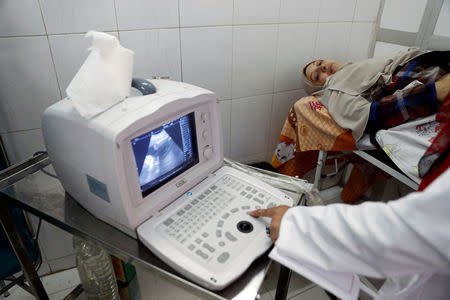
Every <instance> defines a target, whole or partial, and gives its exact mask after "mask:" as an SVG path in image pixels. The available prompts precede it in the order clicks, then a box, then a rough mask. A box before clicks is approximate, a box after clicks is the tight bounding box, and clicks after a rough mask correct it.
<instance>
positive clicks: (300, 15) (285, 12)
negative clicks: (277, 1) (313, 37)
mask: <svg viewBox="0 0 450 300" xmlns="http://www.w3.org/2000/svg"><path fill="white" fill-rule="evenodd" d="M319 12H320V1H311V0H281V6H280V22H281V23H288V22H289V23H291V22H317V20H318V18H319Z"/></svg>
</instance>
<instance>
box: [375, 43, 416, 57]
mask: <svg viewBox="0 0 450 300" xmlns="http://www.w3.org/2000/svg"><path fill="white" fill-rule="evenodd" d="M408 48H409V47H407V46H402V45H397V44H390V43H384V42H376V43H375V49H374V53H373V57H380V56H385V55H389V54H391V53H394V52H398V51H403V50H407V49H408Z"/></svg>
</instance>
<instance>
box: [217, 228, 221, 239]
mask: <svg viewBox="0 0 450 300" xmlns="http://www.w3.org/2000/svg"><path fill="white" fill-rule="evenodd" d="M216 236H217V237H218V238H220V237H222V231H221V230H216Z"/></svg>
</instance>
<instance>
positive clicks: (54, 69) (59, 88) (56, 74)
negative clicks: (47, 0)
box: [37, 0, 62, 104]
mask: <svg viewBox="0 0 450 300" xmlns="http://www.w3.org/2000/svg"><path fill="white" fill-rule="evenodd" d="M37 2H38V5H39V10H40V12H41V18H42V24H43V25H44V30H45V36H46V38H47V44H48V49H49V51H50V58H51V60H52V65H53V72H55V78H56V84H57V85H58V91H59V99H62V92H61V85H60V83H59V78H58V72H56V65H55V60H54V58H53V51H52V47H51V44H50V39H49V37H48V31H47V25H46V24H45V19H44V12H43V11H42V7H41V2H40V0H37ZM59 99H57V100H59ZM57 100H56V101H57ZM54 101H55V100H53V101H52V102H51V103H53V102H54ZM51 103H50V104H51Z"/></svg>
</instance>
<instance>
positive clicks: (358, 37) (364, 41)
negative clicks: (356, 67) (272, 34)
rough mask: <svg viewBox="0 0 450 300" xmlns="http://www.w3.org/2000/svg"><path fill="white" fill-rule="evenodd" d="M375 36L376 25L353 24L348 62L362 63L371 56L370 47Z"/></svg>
mask: <svg viewBox="0 0 450 300" xmlns="http://www.w3.org/2000/svg"><path fill="white" fill-rule="evenodd" d="M374 34H375V23H353V24H352V33H351V34H350V43H349V47H348V55H347V61H360V60H363V59H366V58H367V57H368V55H369V46H370V45H371V42H372V38H371V37H372V36H373V35H374Z"/></svg>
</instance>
